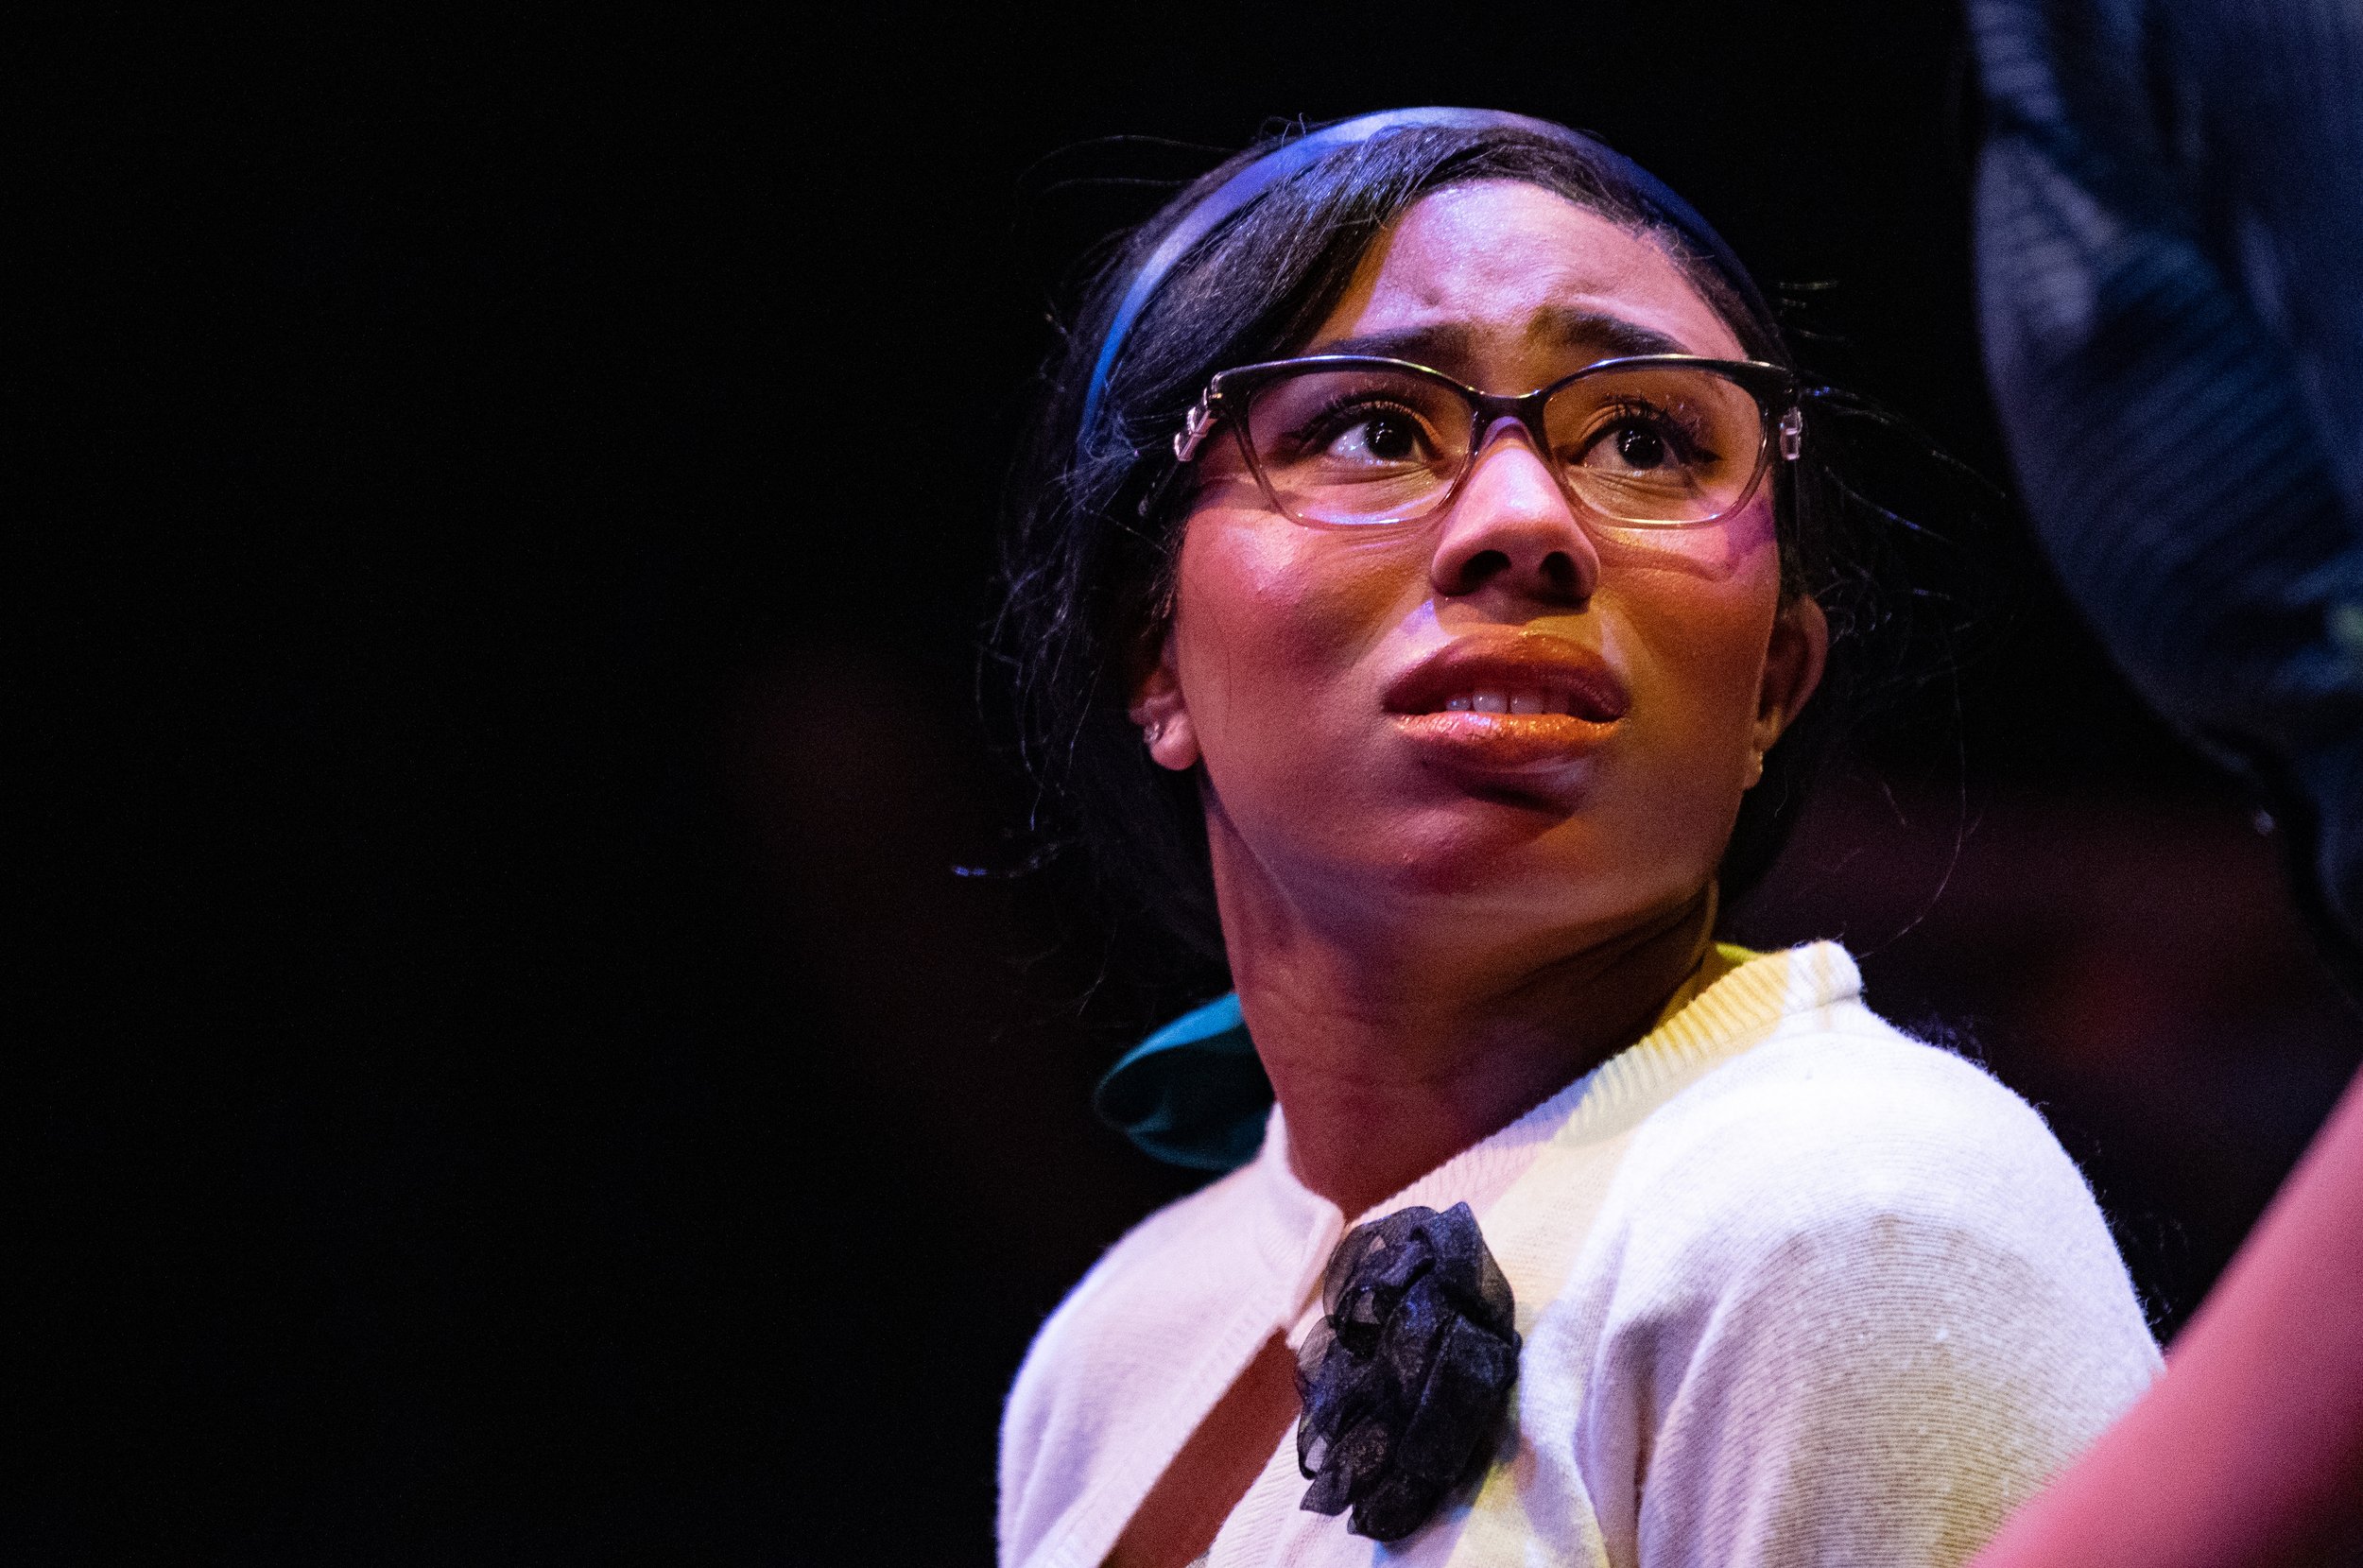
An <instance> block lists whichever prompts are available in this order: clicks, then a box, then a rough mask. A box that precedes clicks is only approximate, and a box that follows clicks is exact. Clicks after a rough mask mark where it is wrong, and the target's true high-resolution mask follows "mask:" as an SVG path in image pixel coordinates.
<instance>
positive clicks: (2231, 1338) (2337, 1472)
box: [1972, 1076, 2363, 1568]
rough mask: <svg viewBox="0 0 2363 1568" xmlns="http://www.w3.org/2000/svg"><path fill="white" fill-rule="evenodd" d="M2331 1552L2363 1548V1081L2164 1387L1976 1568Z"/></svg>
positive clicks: (2248, 1559)
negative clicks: (2331, 1547) (2339, 1546)
mask: <svg viewBox="0 0 2363 1568" xmlns="http://www.w3.org/2000/svg"><path fill="white" fill-rule="evenodd" d="M2331 1542H2339V1543H2341V1544H2348V1545H2350V1546H2351V1547H2352V1546H2353V1545H2354V1544H2356V1543H2358V1542H2363V1076H2358V1077H2357V1078H2356V1079H2355V1081H2354V1082H2353V1083H2350V1084H2349V1085H2348V1086H2347V1091H2346V1093H2345V1094H2344V1095H2342V1096H2341V1097H2340V1099H2339V1101H2338V1103H2337V1106H2336V1107H2334V1108H2333V1109H2332V1111H2331V1113H2330V1118H2329V1120H2328V1121H2326V1122H2324V1123H2323V1124H2322V1129H2321V1131H2320V1133H2318V1134H2317V1135H2316V1136H2315V1139H2314V1143H2313V1145H2312V1146H2311V1147H2310V1148H2308V1149H2307V1150H2306V1153H2305V1157H2304V1158H2303V1160H2301V1161H2300V1162H2299V1163H2298V1166H2297V1168H2296V1169H2295V1170H2294V1171H2292V1172H2291V1173H2290V1176H2289V1180H2288V1181H2287V1182H2286V1183H2285V1184H2284V1186H2283V1187H2282V1189H2281V1192H2280V1194H2279V1195H2278V1196H2277V1197H2276V1198H2274V1199H2273V1202H2272V1206H2271V1207H2270V1208H2269V1209H2268V1210H2266V1211H2265V1216H2264V1218H2262V1219H2261V1220H2259V1221H2258V1222H2257V1226H2256V1229H2255V1230H2254V1231H2253V1232H2251V1234H2250V1236H2249V1239H2248V1241H2247V1243H2246V1245H2244V1246H2243V1247H2242V1248H2241V1249H2240V1252H2239V1255H2238V1256H2237V1257H2235V1258H2234V1259H2233V1262H2232V1266H2231V1267H2230V1268H2228V1269H2226V1270H2225V1271H2224V1276H2223V1279H2222V1281H2221V1282H2220V1283H2219V1284H2217V1285H2216V1289H2215V1291H2214V1292H2213V1293H2212V1294H2211V1295H2209V1297H2208V1298H2207V1300H2206V1301H2205V1302H2204V1303H2203V1304H2202V1305H2201V1306H2200V1308H2199V1313H2198V1315H2197V1316H2196V1317H2194V1318H2192V1320H2191V1323H2190V1326H2189V1327H2188V1328H2186V1329H2185V1330H2184V1331H2183V1332H2182V1335H2179V1336H2178V1337H2177V1338H2176V1340H2175V1342H2174V1345H2173V1348H2172V1349H2171V1350H2170V1351H2169V1352H2168V1353H2167V1355H2166V1373H2165V1377H2164V1378H2162V1379H2161V1380H2160V1381H2159V1383H2158V1384H2157V1386H2156V1387H2153V1388H2152V1389H2151V1390H2150V1392H2149V1393H2148V1394H2147V1395H2146V1396H2145V1397H2144V1398H2143V1400H2142V1401H2141V1403H2140V1404H2136V1405H2135V1406H2134V1407H2133V1408H2132V1409H2131V1410H2130V1411H2128V1412H2127V1413H2126V1415H2125V1418H2124V1419H2123V1420H2122V1421H2120V1422H2117V1423H2116V1425H2114V1426H2113V1427H2112V1428H2110V1429H2109V1431H2108V1433H2107V1434H2106V1435H2105V1436H2103V1437H2102V1438H2101V1439H2100V1441H2099V1442H2097V1443H2096V1444H2095V1445H2094V1446H2093V1448H2092V1451H2091V1452H2090V1453H2088V1454H2087V1455H2086V1456H2084V1457H2083V1458H2082V1459H2080V1460H2078V1462H2077V1463H2076V1464H2075V1465H2074V1466H2073V1467H2071V1468H2070V1469H2069V1470H2068V1472H2067V1473H2065V1474H2063V1475H2061V1477H2060V1479H2059V1480H2057V1481H2056V1482H2054V1483H2053V1484H2052V1485H2051V1487H2050V1488H2049V1489H2048V1490H2045V1491H2044V1493H2043V1495H2042V1496H2040V1497H2038V1498H2037V1499H2036V1500H2035V1501H2034V1502H2032V1503H2030V1504H2028V1505H2027V1507H2026V1508H2024V1509H2022V1510H2021V1511H2020V1512H2019V1513H2018V1514H2017V1516H2016V1517H2014V1518H2013V1519H2012V1520H2011V1521H2010V1523H2009V1525H2007V1526H2006V1527H2005V1528H2004V1529H2003V1531H2002V1533H2001V1535H1999V1536H1997V1537H1996V1538H1995V1539H1994V1541H1993V1542H1992V1544H1991V1545H1989V1546H1988V1547H1987V1548H1986V1549H1985V1550H1984V1551H1983V1552H1981V1553H1980V1554H1978V1556H1977V1558H1976V1559H1975V1561H1974V1563H1973V1564H1972V1568H2118V1565H2123V1568H2265V1565H2268V1564H2283V1563H2298V1562H2308V1561H2320V1560H2322V1559H2321V1558H2320V1556H2319V1555H2318V1554H2320V1553H2321V1552H2323V1551H2324V1550H2325V1549H2326V1548H2327V1547H2328V1546H2329V1545H2330V1543H2331ZM2335 1560H2344V1559H2335Z"/></svg>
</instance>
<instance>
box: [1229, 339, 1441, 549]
mask: <svg viewBox="0 0 2363 1568" xmlns="http://www.w3.org/2000/svg"><path fill="white" fill-rule="evenodd" d="M1470 422H1471V415H1470V411H1469V405H1468V404H1467V403H1466V402H1465V401H1464V400H1463V399H1462V398H1461V396H1460V394H1459V393H1457V392H1456V391H1454V390H1453V389H1452V388H1449V387H1445V386H1441V385H1440V384H1438V383H1436V382H1433V381H1428V380H1425V379H1423V378H1422V377H1420V376H1416V375H1408V374H1406V373H1404V372H1402V371H1398V370H1381V369H1362V370H1354V369H1336V370H1323V369H1318V368H1317V369H1310V370H1300V371H1297V372H1295V373H1293V374H1290V375H1286V376H1283V377H1281V378H1280V379H1278V380H1275V381H1272V382H1270V383H1268V384H1267V385H1266V386H1264V387H1263V388H1260V389H1259V390H1257V392H1256V393H1255V395H1254V396H1253V397H1252V398H1250V400H1249V403H1248V412H1247V423H1246V430H1247V438H1248V442H1249V444H1250V446H1251V447H1252V448H1253V449H1254V453H1255V463H1256V466H1257V467H1258V468H1259V469H1261V470H1262V471H1263V474H1264V479H1265V482H1266V483H1268V484H1269V485H1270V486H1271V488H1272V491H1273V493H1274V494H1275V495H1277V496H1278V497H1279V499H1280V503H1281V505H1282V507H1283V508H1285V509H1286V510H1287V512H1288V513H1289V515H1291V516H1293V517H1295V518H1298V519H1299V520H1301V521H1302V522H1306V523H1333V524H1365V525H1367V524H1373V523H1400V522H1407V521H1409V520H1410V519H1412V518H1415V517H1418V516H1420V515H1422V514H1423V512H1424V511H1425V510H1426V509H1428V508H1432V507H1434V506H1435V505H1436V504H1437V503H1438V502H1440V500H1442V499H1443V497H1444V495H1445V494H1446V492H1448V491H1450V490H1451V489H1452V483H1453V479H1454V477H1455V476H1456V475H1457V474H1458V473H1459V472H1460V469H1461V466H1462V464H1463V463H1465V462H1466V461H1467V459H1468V456H1469V426H1470Z"/></svg>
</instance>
